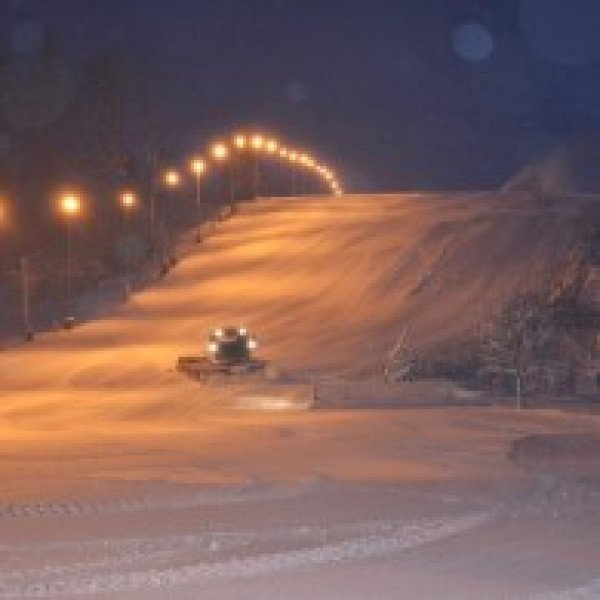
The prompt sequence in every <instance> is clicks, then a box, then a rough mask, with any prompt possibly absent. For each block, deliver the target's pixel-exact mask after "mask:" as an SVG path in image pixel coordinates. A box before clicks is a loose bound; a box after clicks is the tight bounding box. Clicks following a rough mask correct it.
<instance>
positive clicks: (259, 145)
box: [250, 133, 265, 150]
mask: <svg viewBox="0 0 600 600" xmlns="http://www.w3.org/2000/svg"><path fill="white" fill-rule="evenodd" d="M250 145H251V146H252V149H253V150H262V149H263V146H264V145H265V138H264V137H263V136H262V135H260V134H258V133H257V134H255V135H253V136H252V139H251V140H250Z"/></svg>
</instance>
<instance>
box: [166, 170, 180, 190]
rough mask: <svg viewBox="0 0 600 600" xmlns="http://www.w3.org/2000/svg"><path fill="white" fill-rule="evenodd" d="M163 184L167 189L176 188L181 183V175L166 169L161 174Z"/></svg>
mask: <svg viewBox="0 0 600 600" xmlns="http://www.w3.org/2000/svg"><path fill="white" fill-rule="evenodd" d="M163 182H164V184H165V185H166V186H167V187H170V188H176V187H178V186H179V184H180V183H181V175H180V174H179V171H176V170H175V169H167V170H166V171H165V172H164V174H163Z"/></svg>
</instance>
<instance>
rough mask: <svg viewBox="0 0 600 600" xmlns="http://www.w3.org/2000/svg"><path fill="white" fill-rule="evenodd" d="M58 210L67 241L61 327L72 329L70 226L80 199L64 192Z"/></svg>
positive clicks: (71, 193)
mask: <svg viewBox="0 0 600 600" xmlns="http://www.w3.org/2000/svg"><path fill="white" fill-rule="evenodd" d="M58 208H59V210H60V212H61V214H62V215H63V217H64V218H65V221H66V224H67V240H66V242H67V243H66V252H67V256H66V262H67V264H66V275H65V276H66V282H65V285H66V293H67V311H68V314H67V315H66V317H65V319H64V321H63V327H64V328H65V329H72V327H73V325H74V324H75V317H74V315H73V314H72V312H73V297H72V282H71V278H72V256H71V255H72V250H71V245H72V241H71V238H72V232H71V225H72V222H73V220H74V219H75V218H77V217H78V216H79V214H80V213H81V198H80V197H79V195H78V194H76V193H75V192H65V193H63V194H62V195H61V196H60V198H59V205H58Z"/></svg>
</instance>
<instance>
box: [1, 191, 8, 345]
mask: <svg viewBox="0 0 600 600" xmlns="http://www.w3.org/2000/svg"><path fill="white" fill-rule="evenodd" d="M7 215H8V201H7V199H6V197H5V196H3V195H0V234H3V233H4V230H5V229H6V225H7V222H8V216H7ZM2 237H4V235H2ZM0 250H3V245H2V244H0ZM3 258H4V252H0V267H4V260H3ZM0 276H2V271H1V270H0ZM7 314H8V307H6V310H5V311H2V320H0V335H1V333H2V328H3V325H4V321H7V324H8V321H9V319H8V317H7ZM0 341H1V339H0Z"/></svg>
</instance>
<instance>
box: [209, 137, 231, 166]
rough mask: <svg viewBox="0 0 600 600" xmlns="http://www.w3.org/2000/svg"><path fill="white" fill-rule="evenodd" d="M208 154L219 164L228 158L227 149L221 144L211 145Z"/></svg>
mask: <svg viewBox="0 0 600 600" xmlns="http://www.w3.org/2000/svg"><path fill="white" fill-rule="evenodd" d="M210 153H211V154H212V157H213V158H214V159H215V160H217V161H220V162H222V161H224V160H227V159H228V158H229V148H228V147H227V145H226V144H224V143H223V142H217V143H216V144H213V146H212V148H211V150H210Z"/></svg>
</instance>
